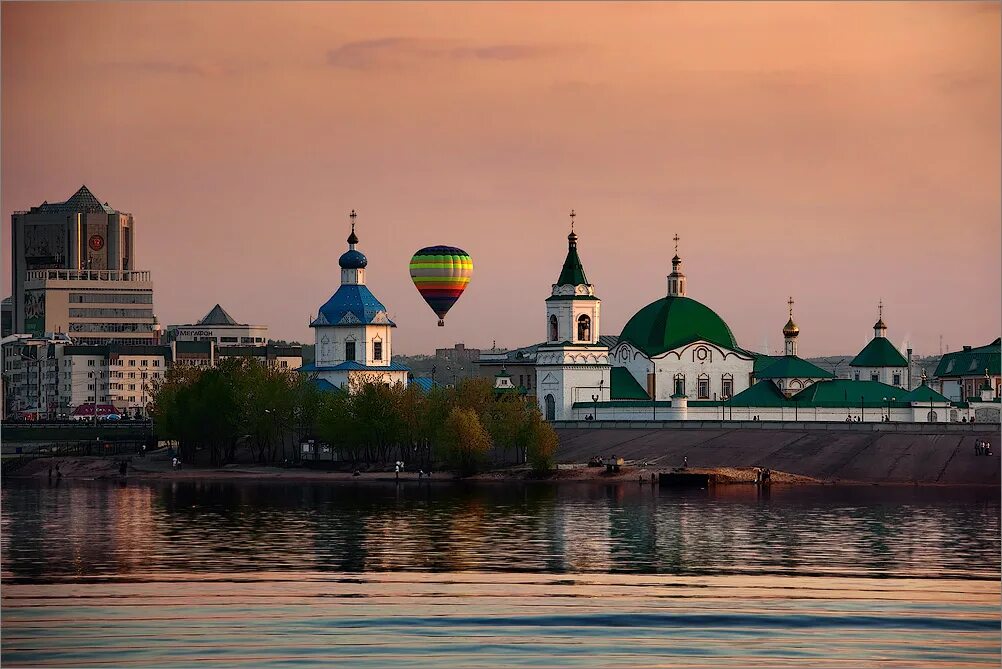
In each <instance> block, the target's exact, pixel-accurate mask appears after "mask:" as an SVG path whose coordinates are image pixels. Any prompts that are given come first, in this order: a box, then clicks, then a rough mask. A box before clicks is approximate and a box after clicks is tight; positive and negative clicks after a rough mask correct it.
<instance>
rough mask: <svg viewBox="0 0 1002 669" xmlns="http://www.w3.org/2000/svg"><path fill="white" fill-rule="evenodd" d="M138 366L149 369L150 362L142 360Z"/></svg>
mask: <svg viewBox="0 0 1002 669" xmlns="http://www.w3.org/2000/svg"><path fill="white" fill-rule="evenodd" d="M139 364H140V366H142V367H149V366H150V361H149V360H143V361H141V362H140V363H139Z"/></svg>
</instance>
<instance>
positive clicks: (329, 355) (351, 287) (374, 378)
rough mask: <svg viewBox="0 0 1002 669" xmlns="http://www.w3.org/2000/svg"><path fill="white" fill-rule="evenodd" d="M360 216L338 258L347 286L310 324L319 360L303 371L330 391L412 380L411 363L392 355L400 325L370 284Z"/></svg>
mask: <svg viewBox="0 0 1002 669" xmlns="http://www.w3.org/2000/svg"><path fill="white" fill-rule="evenodd" d="M355 217H356V214H355V211H354V210H352V212H351V214H350V218H351V234H350V235H348V250H347V251H345V252H344V253H343V254H342V255H341V257H340V258H339V259H338V265H340V267H341V285H340V286H339V287H338V289H337V291H336V292H335V293H334V294H333V295H332V296H331V298H330V299H329V300H327V302H325V303H324V304H323V305H322V306H321V307H320V309H319V310H318V311H317V317H316V318H314V319H313V320H312V322H311V323H310V327H311V328H313V332H314V342H315V349H314V350H315V352H316V353H315V356H316V361H315V362H313V363H311V364H308V365H304V366H303V367H302V368H301V369H300V371H302V372H304V373H307V374H310V375H311V377H312V378H313V380H314V382H315V383H317V385H318V386H320V387H321V388H323V389H327V390H330V389H334V388H345V389H348V390H352V389H354V388H356V387H358V385H360V384H363V383H366V382H375V383H388V384H391V385H392V384H395V383H401V384H404V385H406V384H407V372H408V371H409V368H408V367H407V366H405V365H401V364H399V363H395V362H393V358H392V355H393V329H394V328H395V327H397V326H396V324H395V323H394V322H393V321H391V320H390V318H389V316H387V315H386V307H384V306H383V304H382V303H381V302H380V301H379V300H378V299H376V296H375V295H373V294H372V291H370V290H369V288H368V287H367V286H366V285H365V270H366V266H367V265H368V264H369V260H368V258H366V257H365V254H364V253H362V252H361V251H359V250H358V249H357V248H356V246H358V235H356V234H355Z"/></svg>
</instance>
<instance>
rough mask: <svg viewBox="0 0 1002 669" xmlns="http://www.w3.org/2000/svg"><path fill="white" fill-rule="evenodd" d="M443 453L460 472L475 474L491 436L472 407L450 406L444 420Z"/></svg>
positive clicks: (487, 449) (489, 447)
mask: <svg viewBox="0 0 1002 669" xmlns="http://www.w3.org/2000/svg"><path fill="white" fill-rule="evenodd" d="M443 432H444V433H443V441H442V447H443V455H444V456H445V458H446V460H447V461H448V462H449V464H450V465H451V466H452V467H453V468H454V469H457V470H458V471H459V472H460V473H461V474H475V473H476V472H477V471H478V470H479V469H480V467H481V466H482V465H483V463H484V461H485V460H486V459H487V455H488V453H489V452H490V450H491V437H490V434H488V433H487V430H485V429H484V426H483V424H481V422H480V417H479V416H477V413H476V412H475V411H473V410H472V409H467V408H463V407H458V406H457V407H452V409H451V410H450V411H449V416H448V418H446V420H445V429H444V431H443Z"/></svg>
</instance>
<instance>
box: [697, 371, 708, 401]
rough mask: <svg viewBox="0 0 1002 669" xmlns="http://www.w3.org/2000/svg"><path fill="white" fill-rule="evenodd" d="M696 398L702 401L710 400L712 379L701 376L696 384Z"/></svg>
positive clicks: (704, 375)
mask: <svg viewBox="0 0 1002 669" xmlns="http://www.w3.org/2000/svg"><path fill="white" fill-rule="evenodd" d="M696 397H697V398H698V399H701V400H708V399H710V377H709V376H707V375H706V374H700V375H699V378H698V379H697V384H696Z"/></svg>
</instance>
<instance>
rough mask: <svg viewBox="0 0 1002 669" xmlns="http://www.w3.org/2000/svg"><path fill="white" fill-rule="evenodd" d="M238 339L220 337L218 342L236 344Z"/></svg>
mask: <svg viewBox="0 0 1002 669" xmlns="http://www.w3.org/2000/svg"><path fill="white" fill-rule="evenodd" d="M237 341H238V339H237V338H236V337H220V338H219V343H220V344H236V343H237Z"/></svg>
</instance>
